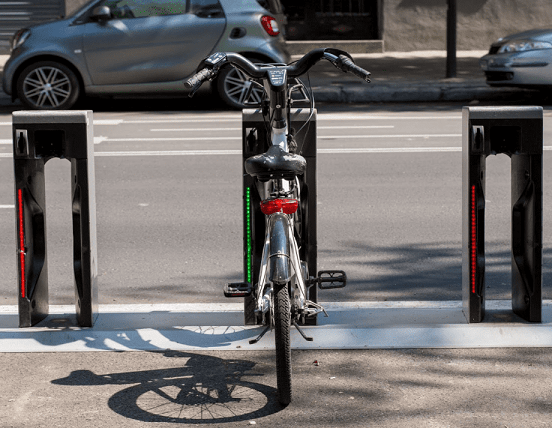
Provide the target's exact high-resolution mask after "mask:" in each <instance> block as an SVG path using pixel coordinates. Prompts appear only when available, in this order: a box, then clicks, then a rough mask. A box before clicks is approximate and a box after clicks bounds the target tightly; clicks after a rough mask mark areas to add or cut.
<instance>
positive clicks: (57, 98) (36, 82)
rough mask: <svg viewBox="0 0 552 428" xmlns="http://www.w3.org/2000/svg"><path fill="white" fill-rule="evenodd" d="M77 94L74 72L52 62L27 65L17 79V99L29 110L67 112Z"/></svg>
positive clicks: (75, 100) (78, 94)
mask: <svg viewBox="0 0 552 428" xmlns="http://www.w3.org/2000/svg"><path fill="white" fill-rule="evenodd" d="M80 93H81V88H80V84H79V80H78V78H77V76H76V75H75V73H74V72H73V71H72V70H71V69H70V68H69V67H67V66H65V65H63V64H60V63H58V62H55V61H39V62H36V63H34V64H31V65H29V66H28V67H26V68H25V69H24V70H23V72H22V73H21V74H20V75H19V78H18V79H17V96H18V98H19V99H20V100H21V102H22V103H23V105H24V106H25V107H27V108H28V109H32V110H66V109H70V108H71V107H73V105H74V104H75V103H76V102H77V100H78V99H79V96H80Z"/></svg>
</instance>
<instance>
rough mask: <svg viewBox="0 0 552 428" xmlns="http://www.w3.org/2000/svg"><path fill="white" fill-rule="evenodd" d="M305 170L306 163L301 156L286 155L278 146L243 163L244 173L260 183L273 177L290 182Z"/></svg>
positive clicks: (271, 147)
mask: <svg viewBox="0 0 552 428" xmlns="http://www.w3.org/2000/svg"><path fill="white" fill-rule="evenodd" d="M306 168H307V161H306V160H305V158H304V157H303V156H301V155H296V154H293V153H288V152H286V151H285V150H283V149H282V148H281V147H280V146H270V148H269V149H268V150H267V151H266V152H265V153H262V154H260V155H255V156H251V157H250V158H248V159H247V160H246V161H245V171H246V172H247V173H248V174H249V175H251V176H253V177H257V178H258V179H259V180H261V181H266V180H269V179H270V178H274V177H282V178H285V179H287V180H292V179H293V178H295V177H296V176H297V175H303V173H304V172H305V170H306Z"/></svg>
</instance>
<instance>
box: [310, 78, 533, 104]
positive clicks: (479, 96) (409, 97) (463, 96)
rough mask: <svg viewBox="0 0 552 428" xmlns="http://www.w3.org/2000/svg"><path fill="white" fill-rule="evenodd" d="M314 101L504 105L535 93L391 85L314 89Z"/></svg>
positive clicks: (476, 87) (446, 85) (478, 87)
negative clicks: (497, 102)
mask: <svg viewBox="0 0 552 428" xmlns="http://www.w3.org/2000/svg"><path fill="white" fill-rule="evenodd" d="M312 91H313V93H314V98H315V100H316V101H318V102H325V103H344V104H346V103H351V104H352V103H372V102H380V103H381V102H435V101H451V102H452V101H474V100H478V101H504V100H508V99H519V98H526V97H529V96H531V95H534V94H535V91H531V90H526V89H518V88H492V87H489V86H481V85H473V86H472V85H470V84H458V83H456V84H450V83H442V84H439V82H437V83H436V84H427V83H424V84H415V83H412V84H404V83H400V84H390V83H383V84H377V83H374V85H373V86H370V87H365V86H352V85H347V86H326V87H320V86H318V87H313V88H312Z"/></svg>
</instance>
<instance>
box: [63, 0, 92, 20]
mask: <svg viewBox="0 0 552 428" xmlns="http://www.w3.org/2000/svg"><path fill="white" fill-rule="evenodd" d="M97 2H98V0H91V1H89V2H87V3H85V4H84V5H83V6H81V7H79V8H77V9H75V10H74V11H72V12H70V13H68V14H67V15H65V18H67V19H70V18H73V17H75V16H77V15H78V14H79V13H81V12H82V11H83V10H84V9H87V8H89V7H90V5H91V4H92V3H97Z"/></svg>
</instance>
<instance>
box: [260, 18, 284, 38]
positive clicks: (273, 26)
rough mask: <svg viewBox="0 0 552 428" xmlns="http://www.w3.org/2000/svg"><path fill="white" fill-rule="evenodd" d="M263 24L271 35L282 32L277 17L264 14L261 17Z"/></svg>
mask: <svg viewBox="0 0 552 428" xmlns="http://www.w3.org/2000/svg"><path fill="white" fill-rule="evenodd" d="M261 24H262V25H263V28H264V29H265V31H266V32H267V33H268V34H269V35H270V36H277V35H278V34H280V29H279V28H278V21H276V18H274V17H272V16H268V15H264V16H263V17H262V18H261Z"/></svg>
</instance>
